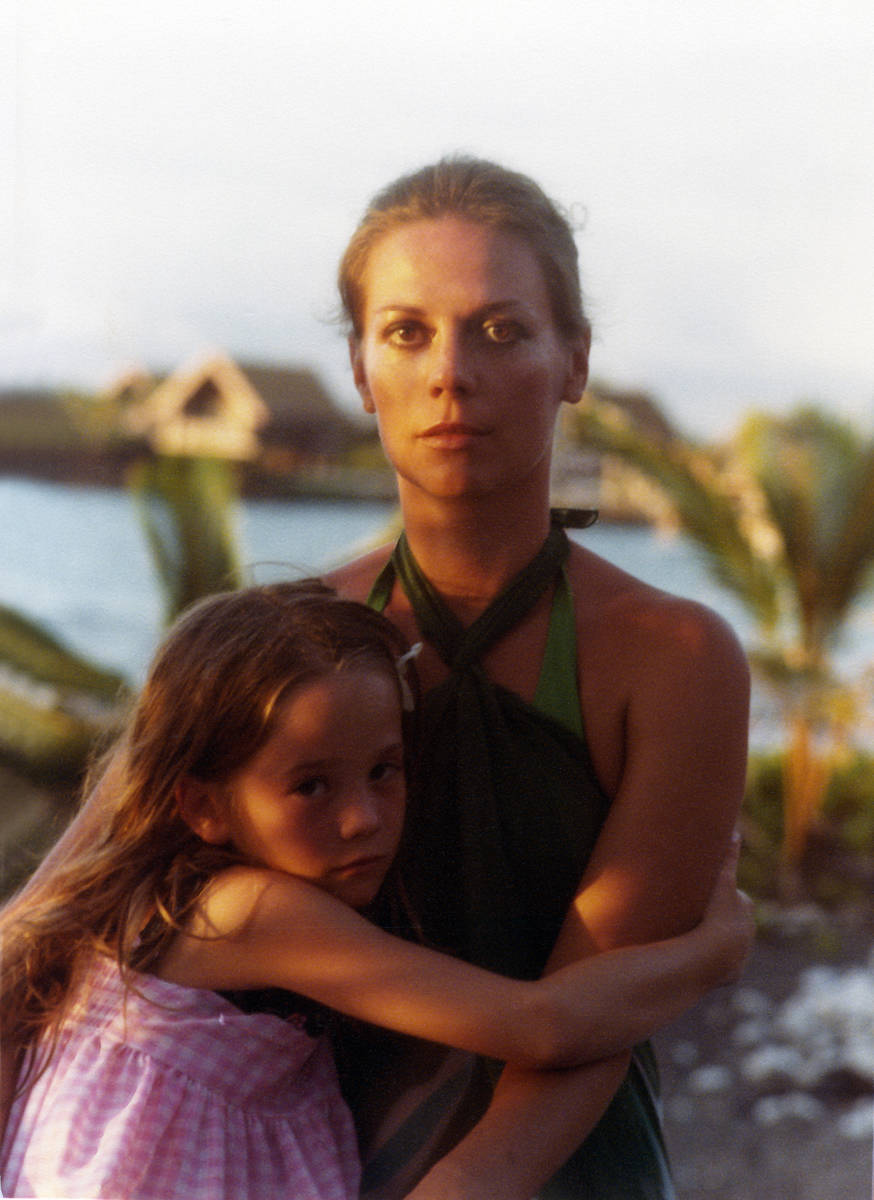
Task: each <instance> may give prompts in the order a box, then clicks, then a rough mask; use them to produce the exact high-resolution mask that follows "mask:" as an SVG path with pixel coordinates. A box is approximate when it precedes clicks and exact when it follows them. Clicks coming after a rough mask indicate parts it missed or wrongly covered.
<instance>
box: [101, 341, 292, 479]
mask: <svg viewBox="0 0 874 1200" xmlns="http://www.w3.org/2000/svg"><path fill="white" fill-rule="evenodd" d="M127 386H129V385H126V387H127ZM124 397H125V392H124V391H122V393H121V394H120V396H119V398H120V399H124ZM268 417H269V412H268V409H267V406H266V405H265V404H264V402H263V400H262V399H261V397H260V396H259V395H258V393H257V391H256V390H255V388H254V387H253V386H252V384H251V383H250V382H249V380H248V379H247V378H246V376H245V375H244V374H243V372H242V371H241V370H240V369H239V367H237V366H236V365H235V364H234V363H233V362H231V360H230V359H229V358H226V357H225V356H224V355H221V354H216V355H213V356H212V357H210V358H208V359H205V360H203V361H201V362H198V363H194V364H192V365H189V366H185V367H181V368H180V369H179V370H177V371H174V372H173V373H172V375H168V376H167V378H166V379H164V380H163V381H162V382H161V383H159V384H158V385H157V386H156V387H155V388H154V389H153V390H152V391H150V392H149V393H148V395H146V396H145V398H144V399H136V400H134V401H133V402H132V403H130V404H128V406H127V407H126V408H125V409H124V411H123V414H122V420H123V423H124V425H125V427H126V428H127V430H128V431H129V432H130V433H133V434H135V435H140V436H142V437H145V438H146V440H147V441H148V443H149V445H150V446H151V447H152V449H153V450H155V451H156V452H157V453H158V454H170V455H185V456H191V457H201V458H227V459H239V460H245V459H252V458H255V457H256V456H257V454H258V452H259V449H260V447H259V442H258V430H259V429H260V427H261V426H262V425H264V424H266V422H267V420H268Z"/></svg>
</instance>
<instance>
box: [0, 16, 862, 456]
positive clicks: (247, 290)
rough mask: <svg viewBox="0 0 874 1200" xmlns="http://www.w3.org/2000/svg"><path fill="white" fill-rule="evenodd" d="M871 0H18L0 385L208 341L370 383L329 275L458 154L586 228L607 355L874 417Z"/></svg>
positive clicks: (730, 412) (601, 364)
mask: <svg viewBox="0 0 874 1200" xmlns="http://www.w3.org/2000/svg"><path fill="white" fill-rule="evenodd" d="M872 62H874V5H872V4H871V2H870V0H831V2H830V3H825V2H823V3H814V2H813V0H741V2H738V3H732V2H731V0H721V2H719V3H715V2H712V0H694V2H693V3H690V2H689V0H661V2H655V0H654V2H652V3H643V2H640V0H636V2H633V0H627V2H626V0H597V2H593V3H589V2H588V0H500V2H498V0H440V3H439V4H428V5H423V4H415V3H413V4H398V3H385V2H383V0H322V2H321V3H314V2H311V3H308V4H301V3H296V2H292V0H208V2H206V0H182V2H180V0H152V2H151V3H149V4H148V5H146V4H142V3H140V2H137V3H133V2H131V0H0V387H3V386H10V385H13V384H21V383H25V384H42V383H51V384H63V385H71V386H80V387H86V388H97V387H100V386H103V385H105V384H107V383H109V382H110V381H111V380H112V378H113V377H114V376H115V375H116V374H118V373H119V372H120V371H121V370H123V369H124V368H125V367H127V366H129V365H132V364H141V365H144V366H146V367H150V368H152V369H157V370H164V369H168V368H170V367H173V366H176V365H178V364H180V363H182V362H187V361H188V360H190V359H191V358H193V357H197V356H199V355H202V354H204V353H207V352H209V351H210V350H212V349H222V350H225V351H227V352H228V353H230V354H232V355H234V356H236V357H238V358H242V359H246V360H250V361H251V360H253V359H256V360H259V361H269V362H283V363H293V364H295V365H308V366H310V367H312V368H313V369H315V370H316V371H317V372H318V373H319V374H320V375H321V376H322V378H323V379H324V381H325V382H326V384H327V385H328V387H329V388H330V389H331V391H332V392H333V394H334V395H335V397H336V398H337V399H338V401H339V402H341V403H344V404H346V403H348V404H350V405H351V404H354V403H355V402H356V401H355V396H354V388H353V386H352V380H351V374H350V372H349V369H348V366H347V359H346V353H345V347H344V342H343V338H342V335H341V333H340V331H339V329H338V327H337V325H336V322H335V321H334V320H333V315H334V304H335V294H334V275H335V269H336V263H337V261H338V259H339V257H340V255H341V253H342V250H343V247H344V245H345V242H346V240H347V238H348V236H349V234H350V233H351V231H352V229H353V227H354V225H355V223H356V222H357V220H358V218H359V217H360V215H361V213H362V211H363V209H364V207H365V204H366V202H367V200H368V199H369V197H370V196H371V195H372V194H373V193H374V192H375V191H376V190H377V189H378V188H379V187H381V186H382V185H383V184H384V183H386V182H388V181H389V180H391V179H393V178H394V177H395V176H397V175H399V174H401V173H403V172H405V171H407V170H409V169H412V168H414V167H417V166H420V165H422V164H424V163H427V162H430V161H433V160H434V159H436V158H438V157H440V156H441V155H443V154H447V153H452V152H457V151H462V152H469V153H474V154H478V155H482V156H484V157H488V158H493V159H496V160H498V161H499V162H503V163H505V164H506V165H507V166H510V167H513V168H515V169H518V170H522V171H524V172H526V173H527V174H530V175H532V176H533V177H534V178H536V179H537V180H538V181H539V182H540V183H541V184H542V185H543V187H544V188H545V189H546V190H547V192H549V194H550V195H552V197H553V198H554V199H555V200H556V201H558V202H559V203H560V204H562V205H563V206H564V207H566V208H567V209H568V210H569V211H570V212H571V214H572V215H573V217H574V219H575V221H576V222H577V224H578V226H579V232H578V245H579V250H580V256H581V264H582V274H583V286H584V292H585V296H586V301H587V304H588V310H589V315H590V317H591V320H592V323H593V326H594V331H595V338H594V344H593V348H592V361H591V369H592V375H593V377H594V378H596V379H599V380H603V381H606V382H608V383H611V384H613V385H616V386H628V387H639V388H644V389H646V390H648V391H649V392H651V394H652V395H653V396H654V397H655V398H656V400H657V401H658V402H659V403H660V404H662V405H663V407H664V408H665V410H666V412H667V413H668V414H669V415H670V416H671V417H672V419H674V420H675V421H676V422H677V423H678V424H679V426H680V427H681V428H682V429H684V430H685V431H686V432H688V433H689V434H690V435H692V436H700V437H706V438H715V437H721V436H723V435H725V434H726V433H730V432H731V431H732V429H734V428H736V426H737V423H738V422H739V420H740V419H741V418H742V417H743V415H744V414H745V413H746V412H747V411H749V410H750V409H754V408H759V409H761V408H765V409H770V410H778V411H786V410H787V409H788V408H791V407H792V406H794V405H796V404H798V403H800V402H802V401H812V402H815V403H819V404H822V405H824V406H826V407H828V408H829V409H831V410H833V411H835V412H837V413H839V414H840V415H843V416H847V417H848V418H850V419H852V420H854V421H857V422H859V423H861V424H862V425H863V426H864V427H865V428H866V429H870V428H871V426H872V425H874V230H872V219H874V71H872V70H871V63H872Z"/></svg>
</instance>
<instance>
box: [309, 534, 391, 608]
mask: <svg viewBox="0 0 874 1200" xmlns="http://www.w3.org/2000/svg"><path fill="white" fill-rule="evenodd" d="M392 548H393V547H392V544H390V543H388V544H386V545H384V546H380V547H378V549H376V550H370V551H368V553H367V554H363V555H361V557H360V558H355V559H353V560H352V561H351V562H348V563H344V564H343V565H342V566H341V567H337V568H336V569H335V570H333V571H330V572H328V574H326V575H325V582H326V583H328V584H330V585H331V587H333V588H336V589H337V591H338V592H339V593H340V595H341V596H346V597H347V598H348V599H350V600H361V601H364V600H366V599H367V597H368V595H369V594H370V589H371V587H372V586H373V581H374V580H375V579H376V577H377V575H378V574H379V572H380V571H381V570H382V568H383V567H384V566H385V564H386V563H387V562H388V560H389V556H390V555H391V552H392Z"/></svg>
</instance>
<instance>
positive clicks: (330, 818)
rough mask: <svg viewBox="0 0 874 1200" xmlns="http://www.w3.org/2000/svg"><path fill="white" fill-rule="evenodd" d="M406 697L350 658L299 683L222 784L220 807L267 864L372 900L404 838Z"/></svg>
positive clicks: (360, 900) (230, 834)
mask: <svg viewBox="0 0 874 1200" xmlns="http://www.w3.org/2000/svg"><path fill="white" fill-rule="evenodd" d="M403 754H404V751H403V739H402V732H401V706H400V699H399V694H398V685H397V682H396V681H395V680H393V679H391V678H390V677H389V676H388V674H386V673H383V672H380V671H377V670H372V669H371V670H368V669H366V668H350V669H348V670H342V671H340V672H338V673H336V674H331V675H324V676H321V677H319V678H317V679H315V680H313V681H311V682H309V683H304V684H302V685H301V686H300V687H298V688H295V690H294V691H293V692H292V693H291V695H290V696H289V697H288V698H287V699H286V700H285V701H284V702H283V703H282V705H281V706H280V708H279V710H278V712H277V714H276V724H275V728H274V731H273V733H272V735H271V737H270V738H269V740H268V741H267V742H266V743H265V744H264V745H263V746H262V747H261V749H260V750H259V751H258V753H257V754H256V755H255V756H254V758H253V759H251V760H250V761H249V762H248V763H247V764H246V765H245V766H244V767H243V768H242V769H241V770H239V771H237V773H236V774H235V775H234V776H233V777H232V778H231V779H230V780H229V781H228V783H227V784H224V785H221V795H220V796H219V797H217V798H216V800H215V803H214V806H213V810H212V811H213V812H214V813H216V814H220V815H221V817H222V819H223V821H224V824H223V825H219V826H218V827H217V828H215V830H214V834H215V836H212V837H210V838H209V840H210V841H219V840H221V841H230V842H231V843H232V845H233V846H234V847H235V848H236V849H237V850H239V851H241V852H242V853H244V854H245V855H247V856H248V857H249V858H251V859H252V860H253V861H255V862H257V863H259V864H260V865H262V866H268V867H272V868H273V869H275V870H278V871H286V872H287V873H288V874H290V875H297V876H299V877H300V878H302V879H307V880H310V881H311V882H312V883H315V884H317V885H318V886H319V887H322V888H324V889H325V890H326V891H328V892H331V894H332V895H334V896H336V897H337V898H338V899H340V900H343V901H344V902H345V903H347V904H350V905H352V906H353V907H355V908H360V907H362V906H364V905H366V904H369V903H370V901H371V900H373V898H374V897H375V896H376V893H377V891H378V890H379V888H380V885H381V884H382V881H383V879H384V878H385V874H386V871H387V870H388V868H389V866H390V864H391V862H392V859H393V858H394V855H395V852H396V850H397V846H398V841H399V840H400V835H401V828H402V825H403V820H404V806H405V802H406V785H405V778H404V758H403Z"/></svg>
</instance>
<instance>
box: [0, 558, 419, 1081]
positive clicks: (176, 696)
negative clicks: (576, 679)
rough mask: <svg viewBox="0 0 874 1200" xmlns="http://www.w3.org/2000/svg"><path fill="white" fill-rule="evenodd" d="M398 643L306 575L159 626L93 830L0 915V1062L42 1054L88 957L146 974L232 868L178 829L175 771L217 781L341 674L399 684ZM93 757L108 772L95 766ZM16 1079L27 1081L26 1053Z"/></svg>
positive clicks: (383, 625)
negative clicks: (283, 712)
mask: <svg viewBox="0 0 874 1200" xmlns="http://www.w3.org/2000/svg"><path fill="white" fill-rule="evenodd" d="M406 648H407V647H406V643H405V641H404V639H403V637H402V635H401V634H400V633H399V632H398V630H397V629H396V628H395V626H394V625H392V624H391V623H390V622H389V621H388V620H387V619H386V618H384V617H383V616H381V615H380V614H378V613H376V612H374V611H373V610H371V609H369V608H367V607H366V606H364V605H362V604H358V603H356V602H354V601H349V600H342V599H340V598H339V597H337V596H336V594H335V593H334V592H333V591H331V590H330V589H329V588H327V587H325V586H324V585H322V584H320V583H319V582H317V581H313V580H307V581H304V582H299V583H277V584H273V585H268V586H263V587H255V588H247V589H244V590H241V591H238V592H229V593H224V594H221V595H217V596H213V597H210V598H209V599H206V600H203V601H201V602H199V603H198V604H196V605H195V606H194V607H193V608H191V609H190V610H189V611H188V612H187V613H186V614H185V615H183V616H182V617H181V618H180V619H179V620H178V621H177V622H176V624H175V625H174V626H173V628H172V629H171V630H170V632H169V634H168V635H167V637H166V639H165V640H164V642H163V644H162V646H161V648H160V650H159V651H158V653H157V655H156V657H155V659H154V661H153V663H152V666H151V669H150V671H149V674H148V678H147V680H146V683H145V685H144V687H143V689H142V692H141V694H140V696H139V699H138V701H137V703H136V705H135V707H134V710H133V712H132V713H131V716H130V719H129V721H128V723H127V726H126V729H125V731H124V733H123V734H122V736H121V738H120V739H119V741H118V743H117V745H116V746H115V748H114V749H113V750H112V751H110V753H109V755H107V756H106V758H105V759H104V760H103V762H102V763H101V764H99V765H98V766H97V767H96V768H95V770H94V771H93V772H92V777H91V780H90V781H89V782H86V786H85V789H84V794H85V795H87V794H89V792H90V790H91V787H92V783H94V781H95V780H96V781H97V782H96V785H95V786H96V787H97V788H98V789H99V791H100V796H99V800H98V801H97V803H98V804H99V810H100V813H101V824H100V828H99V830H98V832H97V834H96V836H95V837H94V838H93V839H92V840H91V842H90V843H89V844H88V845H87V846H85V847H82V848H79V849H77V850H74V851H73V852H72V855H71V856H70V857H68V858H66V859H65V860H62V861H61V862H60V863H59V864H58V865H57V866H55V867H54V868H52V869H47V873H46V877H45V878H44V879H42V880H41V881H39V883H38V884H35V885H34V886H33V887H32V888H29V889H26V891H25V893H24V896H23V898H22V900H21V901H19V902H17V901H16V900H15V899H13V900H12V901H10V902H9V904H8V905H7V906H6V907H5V909H4V910H3V912H2V913H0V945H2V985H0V1039H2V1041H3V1045H4V1054H9V1053H12V1052H14V1053H16V1055H19V1056H20V1055H21V1054H22V1053H23V1052H24V1051H26V1050H28V1049H30V1050H32V1049H33V1048H35V1045H36V1041H37V1039H38V1038H40V1037H42V1038H43V1041H44V1043H46V1042H47V1045H48V1054H47V1055H46V1054H45V1053H41V1054H40V1067H39V1069H40V1070H42V1069H44V1067H45V1066H46V1065H47V1061H48V1060H49V1059H50V1057H51V1053H52V1049H53V1046H54V1041H55V1039H56V1038H57V1034H58V1031H59V1027H60V1023H61V1020H62V1018H63V1015H64V1011H65V1004H66V1001H67V1000H68V998H69V997H70V995H71V992H72V991H73V990H74V988H75V985H76V983H77V979H78V974H79V971H80V968H81V967H82V966H83V965H84V963H85V962H87V960H88V958H89V957H90V956H91V955H92V954H93V953H95V952H102V953H104V954H109V955H112V957H114V958H115V960H116V961H117V962H118V963H119V965H120V967H121V969H122V971H123V972H124V971H126V970H127V969H128V968H131V969H134V970H148V969H149V968H150V966H151V965H153V964H155V963H156V962H157V961H158V960H159V958H160V957H161V954H162V953H163V951H164V950H165V948H166V947H167V945H168V943H169V941H170V940H171V939H172V937H173V936H174V934H175V932H176V931H177V930H178V928H179V922H180V920H181V918H182V917H183V916H184V915H185V913H186V911H187V910H188V909H189V908H190V906H191V905H192V904H194V903H195V902H196V900H197V898H198V896H199V895H200V893H201V891H202V889H203V887H204V886H205V884H206V883H207V881H208V880H209V879H210V878H211V877H212V876H213V875H214V874H215V873H216V871H218V870H220V869H221V868H223V867H225V866H228V865H230V864H231V863H234V862H239V861H240V858H239V856H238V855H237V854H236V853H235V851H234V850H233V849H232V848H231V847H215V846H209V845H207V844H206V843H204V842H202V841H201V840H200V839H199V838H198V837H197V835H196V834H195V833H193V832H192V830H191V829H190V828H189V826H188V825H187V824H186V822H185V821H184V820H183V818H182V816H181V814H180V812H179V808H178V805H177V785H178V784H179V782H180V781H181V780H182V779H183V778H184V777H185V776H188V775H190V776H194V777H195V778H198V779H203V780H221V779H224V778H228V777H230V776H231V775H232V774H233V773H234V772H235V771H236V770H238V769H239V768H241V767H242V766H244V765H245V763H247V762H248V761H249V760H250V759H251V758H252V756H253V755H254V754H256V753H257V751H258V750H259V749H260V747H261V746H262V745H264V743H265V742H266V741H267V739H268V738H269V737H270V734H271V731H272V729H273V726H274V719H275V715H276V712H277V709H278V706H279V705H280V704H281V702H282V701H283V699H284V698H286V697H287V696H288V694H289V693H290V691H291V690H292V689H294V688H296V687H298V686H299V685H301V684H302V683H304V682H306V681H307V680H311V679H313V678H317V677H319V676H322V675H324V674H326V673H329V672H333V671H340V670H344V669H353V668H356V667H357V668H364V669H368V670H369V669H373V670H378V671H383V672H385V673H386V674H388V675H389V676H390V677H391V678H392V679H393V680H395V681H396V682H397V683H398V688H399V698H400V696H401V692H400V688H401V684H400V680H399V677H398V672H397V668H396V662H397V658H398V656H399V655H401V654H403V653H404V652H405V650H406ZM107 763H108V765H107ZM26 1059H27V1066H26V1068H25V1069H24V1071H23V1072H22V1074H21V1076H20V1077H19V1090H21V1089H22V1088H23V1087H25V1086H27V1084H28V1083H29V1082H32V1075H33V1067H34V1055H33V1053H29V1054H27V1055H26Z"/></svg>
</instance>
